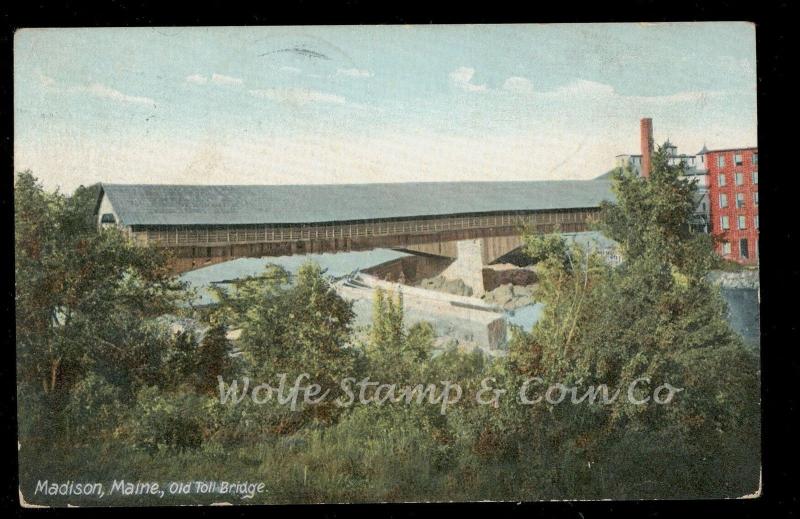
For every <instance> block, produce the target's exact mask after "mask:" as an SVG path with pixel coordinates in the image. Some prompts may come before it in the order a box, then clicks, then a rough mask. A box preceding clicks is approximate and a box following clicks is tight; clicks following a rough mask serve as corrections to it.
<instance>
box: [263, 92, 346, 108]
mask: <svg viewBox="0 0 800 519" xmlns="http://www.w3.org/2000/svg"><path fill="white" fill-rule="evenodd" d="M249 93H250V95H252V96H254V97H259V98H261V99H269V100H270V101H276V102H280V103H290V104H296V105H305V104H308V103H329V104H344V103H345V101H346V100H345V98H344V97H342V96H340V95H337V94H329V93H327V92H320V91H317V90H309V89H306V88H265V89H258V90H250V91H249Z"/></svg>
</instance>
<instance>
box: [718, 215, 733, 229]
mask: <svg viewBox="0 0 800 519" xmlns="http://www.w3.org/2000/svg"><path fill="white" fill-rule="evenodd" d="M719 223H720V226H721V227H722V230H723V231H727V230H728V229H730V228H731V224H730V222H729V221H728V217H727V216H720V217H719Z"/></svg>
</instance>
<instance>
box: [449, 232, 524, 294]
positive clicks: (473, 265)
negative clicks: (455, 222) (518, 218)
mask: <svg viewBox="0 0 800 519" xmlns="http://www.w3.org/2000/svg"><path fill="white" fill-rule="evenodd" d="M521 245H522V238H521V237H520V236H517V235H515V236H499V237H489V238H475V239H470V240H458V241H456V242H455V243H454V249H455V259H454V261H453V263H451V264H450V265H449V266H448V267H447V268H446V269H445V270H443V271H442V273H441V276H442V277H443V278H445V279H461V280H462V281H464V284H466V285H467V286H468V287H470V288H472V293H473V295H476V296H480V295H482V294H483V293H484V292H485V291H486V288H487V287H486V286H485V285H484V267H485V266H487V265H489V264H491V263H492V262H494V261H496V260H497V259H498V258H500V257H501V256H504V255H506V254H508V253H509V252H511V251H513V250H515V249H517V248H519V247H520V246H521Z"/></svg>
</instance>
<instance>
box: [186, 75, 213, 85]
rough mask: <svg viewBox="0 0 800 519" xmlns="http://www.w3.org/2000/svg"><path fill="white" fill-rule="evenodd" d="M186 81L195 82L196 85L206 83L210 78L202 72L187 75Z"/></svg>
mask: <svg viewBox="0 0 800 519" xmlns="http://www.w3.org/2000/svg"><path fill="white" fill-rule="evenodd" d="M186 82H187V83H193V84H195V85H205V84H206V83H208V78H207V77H205V76H203V75H201V74H192V75H190V76H186Z"/></svg>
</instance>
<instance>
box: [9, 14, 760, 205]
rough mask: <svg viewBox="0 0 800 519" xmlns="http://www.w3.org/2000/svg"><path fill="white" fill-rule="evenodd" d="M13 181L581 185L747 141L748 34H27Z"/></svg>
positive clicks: (751, 38)
mask: <svg viewBox="0 0 800 519" xmlns="http://www.w3.org/2000/svg"><path fill="white" fill-rule="evenodd" d="M14 51H15V52H14V53H15V57H14V63H15V71H14V72H15V74H14V84H15V99H14V104H15V168H16V169H17V170H20V169H26V168H30V169H31V170H33V171H34V173H35V174H36V175H37V176H39V178H40V179H41V180H42V181H43V182H44V183H45V185H47V186H49V187H56V186H59V187H61V188H62V189H64V190H66V191H70V190H72V189H74V187H76V186H77V185H79V184H88V183H93V182H97V181H105V182H128V183H134V182H158V183H251V184H271V183H335V182H387V181H389V182H395V181H420V180H430V181H436V180H466V179H472V180H501V179H502V180H524V179H544V178H591V177H594V176H596V175H598V174H600V173H603V172H604V171H606V170H608V169H609V168H610V167H611V166H612V164H613V157H614V155H617V154H620V153H635V152H637V150H638V121H639V118H641V117H652V118H653V119H654V126H655V136H656V140H657V141H663V140H666V139H667V138H670V139H671V140H672V141H673V142H674V143H675V144H677V145H678V147H679V151H682V152H688V153H694V152H696V151H697V150H698V149H699V148H700V147H702V146H703V144H707V145H708V146H709V147H710V148H722V147H736V146H753V145H757V142H756V64H755V31H754V28H753V26H752V25H750V24H746V23H729V22H725V23H681V24H673V23H670V24H580V25H578V24H563V25H504V26H480V25H475V26H413V27H408V26H383V27H251V28H153V29H150V28H141V29H24V30H21V31H18V32H17V34H16V36H15V45H14Z"/></svg>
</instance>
